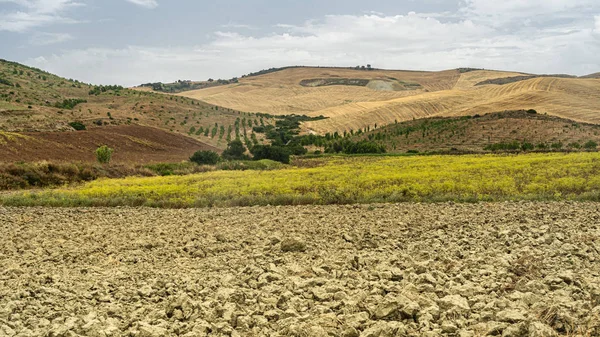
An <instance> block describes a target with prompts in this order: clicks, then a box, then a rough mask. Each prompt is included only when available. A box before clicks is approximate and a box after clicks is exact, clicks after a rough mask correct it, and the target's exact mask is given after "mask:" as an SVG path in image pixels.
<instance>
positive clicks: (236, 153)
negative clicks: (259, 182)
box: [207, 129, 248, 160]
mask: <svg viewBox="0 0 600 337" xmlns="http://www.w3.org/2000/svg"><path fill="white" fill-rule="evenodd" d="M207 130H208V129H207ZM245 152H246V147H244V144H243V143H242V141H241V140H239V139H235V140H233V141H231V142H229V144H227V149H226V150H225V151H223V154H222V156H223V159H227V160H244V159H248V156H247V155H245V154H244V153H245Z"/></svg>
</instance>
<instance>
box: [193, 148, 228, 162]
mask: <svg viewBox="0 0 600 337" xmlns="http://www.w3.org/2000/svg"><path fill="white" fill-rule="evenodd" d="M219 159H221V158H220V157H219V154H218V153H216V152H214V151H196V152H195V153H194V154H193V155H192V156H191V157H190V161H191V162H193V163H196V164H199V165H215V164H216V163H218V162H219Z"/></svg>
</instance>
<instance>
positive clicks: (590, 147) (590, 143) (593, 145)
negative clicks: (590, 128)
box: [583, 140, 598, 150]
mask: <svg viewBox="0 0 600 337" xmlns="http://www.w3.org/2000/svg"><path fill="white" fill-rule="evenodd" d="M597 147H598V143H596V142H595V141H593V140H590V141H588V142H587V143H585V144H583V148H584V149H586V150H595V149H596V148H597Z"/></svg>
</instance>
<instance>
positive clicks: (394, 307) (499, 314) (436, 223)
mask: <svg viewBox="0 0 600 337" xmlns="http://www.w3.org/2000/svg"><path fill="white" fill-rule="evenodd" d="M599 219H600V211H599V205H598V204H596V203H492V204H488V203H480V204H435V205H424V204H399V205H370V206H369V205H360V206H358V205H349V206H299V207H270V206H269V207H252V208H228V209H218V208H217V209H194V210H161V209H148V208H138V209H135V208H111V209H104V208H96V209H91V208H79V209H49V208H0V228H1V229H2V233H3V235H2V237H1V238H0V265H1V266H2V274H1V275H0V335H1V336H207V335H214V336H327V335H329V336H484V335H502V336H557V335H565V336H598V335H599V334H600V323H599V322H600V264H599V263H598V261H599V259H600V241H599V238H600V225H599Z"/></svg>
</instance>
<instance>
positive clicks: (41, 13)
mask: <svg viewBox="0 0 600 337" xmlns="http://www.w3.org/2000/svg"><path fill="white" fill-rule="evenodd" d="M3 2H4V3H8V2H11V3H15V4H17V5H19V6H20V7H21V9H20V10H18V11H13V12H2V13H0V31H3V30H5V31H10V32H25V31H28V30H31V29H33V28H36V27H41V26H47V25H51V24H71V23H77V22H78V21H77V20H74V19H71V18H68V17H65V16H63V15H62V13H64V12H66V11H67V10H68V9H70V8H73V7H79V6H83V4H81V3H78V2H75V1H72V0H0V3H3Z"/></svg>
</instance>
